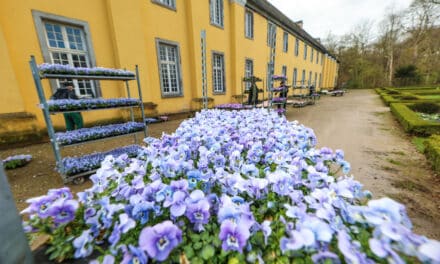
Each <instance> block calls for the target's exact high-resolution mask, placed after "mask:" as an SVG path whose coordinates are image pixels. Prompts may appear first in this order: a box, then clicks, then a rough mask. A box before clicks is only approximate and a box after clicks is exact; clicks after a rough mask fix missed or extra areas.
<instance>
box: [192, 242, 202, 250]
mask: <svg viewBox="0 0 440 264" xmlns="http://www.w3.org/2000/svg"><path fill="white" fill-rule="evenodd" d="M202 245H203V244H202V243H201V242H197V243H194V245H193V248H194V249H195V250H199V249H201V248H202Z"/></svg>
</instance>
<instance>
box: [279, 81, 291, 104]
mask: <svg viewBox="0 0 440 264" xmlns="http://www.w3.org/2000/svg"><path fill="white" fill-rule="evenodd" d="M280 87H284V89H283V90H282V91H281V92H280V98H285V100H284V103H283V108H284V109H286V104H287V94H288V93H289V87H288V86H286V82H285V81H284V80H283V81H281V82H280ZM280 108H281V105H278V109H280Z"/></svg>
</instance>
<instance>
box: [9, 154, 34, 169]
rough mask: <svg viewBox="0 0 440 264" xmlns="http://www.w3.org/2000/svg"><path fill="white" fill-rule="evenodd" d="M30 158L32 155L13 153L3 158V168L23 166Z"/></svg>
mask: <svg viewBox="0 0 440 264" xmlns="http://www.w3.org/2000/svg"><path fill="white" fill-rule="evenodd" d="M31 160H32V155H23V154H22V155H14V156H9V157H7V158H6V159H4V160H3V168H5V169H7V170H10V169H15V168H18V167H23V166H25V165H26V164H28V163H29V162H31Z"/></svg>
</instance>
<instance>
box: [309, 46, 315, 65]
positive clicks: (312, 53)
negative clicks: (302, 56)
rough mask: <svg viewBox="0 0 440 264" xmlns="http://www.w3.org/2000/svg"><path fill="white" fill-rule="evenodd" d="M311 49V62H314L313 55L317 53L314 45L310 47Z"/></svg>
mask: <svg viewBox="0 0 440 264" xmlns="http://www.w3.org/2000/svg"><path fill="white" fill-rule="evenodd" d="M310 49H311V50H312V51H311V54H310V62H311V63H313V56H314V55H315V49H314V48H313V47H310Z"/></svg>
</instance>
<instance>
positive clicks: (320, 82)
mask: <svg viewBox="0 0 440 264" xmlns="http://www.w3.org/2000/svg"><path fill="white" fill-rule="evenodd" d="M318 83H319V87H322V79H321V73H320V74H319V82H318Z"/></svg>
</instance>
